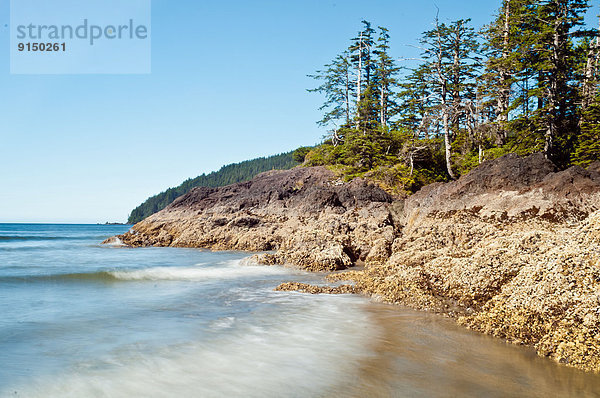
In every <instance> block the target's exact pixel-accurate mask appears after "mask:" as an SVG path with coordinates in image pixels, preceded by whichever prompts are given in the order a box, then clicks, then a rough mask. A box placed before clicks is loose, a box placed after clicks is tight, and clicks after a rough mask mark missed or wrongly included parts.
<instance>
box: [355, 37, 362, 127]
mask: <svg viewBox="0 0 600 398" xmlns="http://www.w3.org/2000/svg"><path fill="white" fill-rule="evenodd" d="M362 45H363V39H362V33H361V34H360V37H359V39H358V70H357V71H356V129H357V130H358V129H359V128H360V106H359V105H360V96H361V89H362V56H363V49H362Z"/></svg>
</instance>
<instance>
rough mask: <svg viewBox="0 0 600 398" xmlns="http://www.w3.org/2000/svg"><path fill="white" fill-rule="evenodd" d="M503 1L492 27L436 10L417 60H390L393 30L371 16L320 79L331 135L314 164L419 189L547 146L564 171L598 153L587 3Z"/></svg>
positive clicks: (599, 49)
mask: <svg viewBox="0 0 600 398" xmlns="http://www.w3.org/2000/svg"><path fill="white" fill-rule="evenodd" d="M498 6H499V9H498V12H497V14H496V16H495V17H494V19H493V20H492V21H490V23H489V24H488V25H487V26H483V27H474V26H472V25H471V21H470V20H469V19H459V20H456V21H446V20H444V18H443V15H440V16H435V15H432V21H433V25H432V28H431V29H429V30H427V31H425V32H424V33H423V34H422V37H421V39H420V43H412V44H413V45H414V46H413V48H414V47H417V48H418V49H420V52H421V54H420V56H418V57H416V58H415V57H414V56H411V57H406V56H405V57H403V56H402V54H401V53H395V54H394V56H392V55H391V49H390V47H391V44H390V43H391V39H390V32H388V30H387V29H386V28H384V27H377V28H375V27H374V26H372V25H371V23H369V22H367V21H363V26H362V28H361V29H360V31H359V32H358V33H357V35H356V36H355V37H354V38H353V39H351V40H350V44H349V46H348V47H347V48H346V49H345V50H344V51H342V52H341V53H340V54H339V55H337V56H336V57H334V59H333V61H332V62H331V63H329V64H327V65H325V67H324V68H323V69H322V70H321V71H318V72H317V73H316V74H315V75H314V76H313V77H314V78H315V79H317V80H318V81H319V82H320V86H318V87H317V88H316V89H312V90H309V91H315V92H318V93H321V94H323V95H324V97H325V103H324V105H323V107H322V109H324V110H325V112H326V113H325V114H324V115H323V119H322V120H321V121H320V122H319V123H320V124H322V125H324V126H328V127H329V129H330V130H329V137H328V139H327V140H325V142H324V143H323V144H322V145H320V146H318V147H316V148H315V149H313V150H312V151H311V152H310V153H309V154H308V155H307V157H306V162H305V164H306V165H333V168H334V169H337V170H338V171H339V172H340V173H341V174H343V175H345V176H346V177H347V178H352V177H355V176H368V177H371V178H373V179H377V180H379V181H380V182H382V185H383V186H384V187H385V186H386V185H387V186H388V188H390V190H392V191H404V192H414V191H415V190H417V189H418V188H420V187H421V186H423V185H424V184H427V183H430V182H433V181H440V180H451V179H456V178H458V177H459V176H460V175H462V174H465V173H466V172H468V171H469V170H471V169H472V168H474V167H476V166H477V165H478V164H480V163H481V162H483V161H484V160H488V159H493V158H496V157H499V156H501V155H504V154H506V153H510V152H515V153H518V154H521V155H526V154H530V153H534V152H543V153H544V154H545V155H546V157H547V158H549V159H550V160H552V161H553V162H554V163H555V164H556V165H558V166H559V167H561V168H566V167H568V166H570V165H572V164H578V165H582V166H586V165H588V164H590V163H591V162H592V161H594V160H598V159H599V158H600V128H599V127H598V126H599V125H600V96H599V95H598V93H599V92H598V87H599V84H598V83H599V77H600V74H599V61H600V41H599V38H598V30H597V29H593V28H591V27H589V26H586V25H585V23H584V16H585V14H586V12H587V10H588V8H589V1H585V0H552V1H549V0H548V1H533V0H504V1H502V2H499V4H498ZM401 44H405V43H401ZM406 44H408V43H406ZM404 48H407V47H406V46H404ZM400 50H401V48H400Z"/></svg>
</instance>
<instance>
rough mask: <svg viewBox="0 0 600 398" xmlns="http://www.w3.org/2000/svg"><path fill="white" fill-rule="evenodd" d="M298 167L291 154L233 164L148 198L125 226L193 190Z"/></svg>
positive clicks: (137, 208) (132, 214)
mask: <svg viewBox="0 0 600 398" xmlns="http://www.w3.org/2000/svg"><path fill="white" fill-rule="evenodd" d="M298 164H299V163H298V162H297V161H296V160H294V156H293V152H287V153H282V154H279V155H274V156H269V157H261V158H257V159H252V160H247V161H244V162H240V163H233V164H229V165H227V166H223V167H221V169H220V170H219V171H214V172H212V173H209V174H202V175H200V176H198V177H196V178H192V179H188V180H186V181H184V182H183V183H182V184H181V185H179V186H178V187H175V188H169V189H167V190H166V191H164V192H161V193H159V194H158V195H155V196H152V197H150V198H148V199H147V200H146V201H145V202H144V203H142V204H141V205H139V206H138V207H136V208H135V209H133V211H132V212H131V214H130V215H129V219H128V221H127V222H128V223H129V224H135V223H137V222H139V221H141V220H143V219H144V218H146V217H148V216H149V215H151V214H154V213H156V212H157V211H160V210H162V209H164V208H165V207H167V206H168V205H169V204H170V203H171V202H173V200H175V198H177V197H178V196H181V195H183V194H186V193H188V192H189V191H190V190H191V189H192V188H195V187H200V186H203V187H220V186H225V185H229V184H234V183H236V182H242V181H247V180H250V179H252V178H253V177H254V176H256V175H257V174H260V173H262V172H264V171H268V170H273V169H276V170H287V169H291V168H292V167H294V166H297V165H298Z"/></svg>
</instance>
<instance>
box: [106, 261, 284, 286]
mask: <svg viewBox="0 0 600 398" xmlns="http://www.w3.org/2000/svg"><path fill="white" fill-rule="evenodd" d="M285 273H289V271H288V270H286V269H283V268H278V267H261V266H242V265H239V262H237V261H236V262H231V263H230V264H229V265H228V266H225V267H202V266H197V267H154V268H146V269H139V270H127V271H110V272H109V274H110V275H112V276H113V277H115V278H117V279H121V280H127V281H138V280H139V281H143V280H147V281H161V280H164V281H203V280H209V279H236V278H243V277H246V276H259V275H276V274H285Z"/></svg>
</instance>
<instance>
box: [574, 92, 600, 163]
mask: <svg viewBox="0 0 600 398" xmlns="http://www.w3.org/2000/svg"><path fill="white" fill-rule="evenodd" d="M595 161H600V96H598V97H596V100H595V101H594V102H593V103H592V104H591V105H590V106H589V108H588V109H587V110H586V111H585V112H584V114H583V117H582V123H581V133H580V135H579V141H578V143H577V146H576V147H575V151H574V153H573V163H575V164H577V165H580V166H583V167H587V166H588V165H589V164H590V163H592V162H595Z"/></svg>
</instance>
